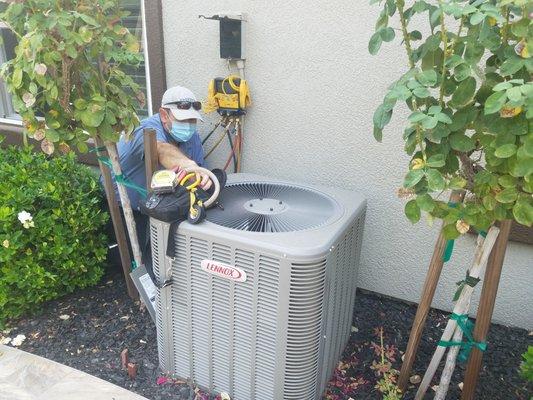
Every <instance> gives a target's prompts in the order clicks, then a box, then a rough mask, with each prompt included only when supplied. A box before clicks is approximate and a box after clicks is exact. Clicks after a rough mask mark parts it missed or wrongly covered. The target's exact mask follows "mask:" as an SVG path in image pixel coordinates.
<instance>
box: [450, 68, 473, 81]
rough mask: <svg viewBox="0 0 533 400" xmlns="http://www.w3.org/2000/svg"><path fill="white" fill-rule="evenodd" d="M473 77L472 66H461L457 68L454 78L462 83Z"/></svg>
mask: <svg viewBox="0 0 533 400" xmlns="http://www.w3.org/2000/svg"><path fill="white" fill-rule="evenodd" d="M471 75H472V70H471V68H470V65H468V64H459V65H458V66H457V67H455V70H454V76H453V77H454V78H455V80H456V81H457V82H462V81H464V80H465V79H466V78H468V77H469V76H471Z"/></svg>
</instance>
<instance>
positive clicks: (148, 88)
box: [140, 0, 153, 116]
mask: <svg viewBox="0 0 533 400" xmlns="http://www.w3.org/2000/svg"><path fill="white" fill-rule="evenodd" d="M140 2H141V21H142V27H141V28H142V29H141V31H142V41H143V50H144V72H145V75H146V105H147V107H148V115H150V116H151V115H152V114H153V113H152V87H151V84H150V60H149V59H148V37H147V34H146V13H145V12H144V0H140Z"/></svg>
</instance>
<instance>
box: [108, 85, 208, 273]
mask: <svg viewBox="0 0 533 400" xmlns="http://www.w3.org/2000/svg"><path fill="white" fill-rule="evenodd" d="M201 108H202V106H201V103H200V102H199V101H197V100H196V97H195V96H194V94H193V93H192V92H191V91H190V90H189V89H187V88H184V87H181V86H175V87H172V88H170V89H168V90H167V91H166V92H165V94H164V95H163V99H162V101H161V108H160V109H159V113H158V114H155V115H153V116H151V117H149V118H146V119H144V120H143V121H141V124H140V126H139V127H138V128H137V129H136V130H135V131H134V132H133V134H132V137H131V138H130V139H129V140H126V139H125V138H124V137H122V138H121V139H120V141H119V143H118V145H117V149H118V155H119V161H120V166H121V168H122V173H123V175H124V176H125V177H126V178H127V179H128V180H130V181H131V182H133V183H135V184H136V185H138V186H141V187H144V188H146V169H145V162H144V140H143V131H144V129H146V128H152V129H154V130H155V132H156V138H157V155H158V159H159V167H160V168H164V169H172V168H174V167H180V168H187V167H191V166H200V167H202V166H204V152H203V148H202V141H201V139H200V136H199V135H198V132H197V130H196V125H197V123H198V121H199V120H200V121H203V119H202V116H201V115H200V112H199V111H200V110H201ZM198 176H199V177H200V179H201V183H200V186H201V187H202V188H203V189H206V190H207V189H209V188H210V187H211V185H212V182H211V181H210V180H209V177H208V176H207V175H204V174H198ZM147 189H149V188H147ZM115 191H116V190H115ZM127 192H128V197H129V199H130V203H131V208H132V209H133V216H134V218H135V225H136V228H137V237H138V239H139V245H140V247H141V249H142V250H144V252H145V253H149V248H148V247H147V246H146V245H147V243H148V237H147V225H148V217H147V216H146V215H143V214H141V213H140V211H139V206H140V204H141V202H142V201H144V198H143V197H142V196H141V195H140V194H139V193H138V192H137V191H136V190H134V189H132V188H129V187H128V188H127ZM118 198H119V197H118V193H117V199H118ZM145 256H148V254H145ZM143 258H144V259H145V260H144V261H145V262H149V259H148V257H143ZM150 264H151V263H150ZM150 270H151V268H149V271H150ZM150 272H151V271H150Z"/></svg>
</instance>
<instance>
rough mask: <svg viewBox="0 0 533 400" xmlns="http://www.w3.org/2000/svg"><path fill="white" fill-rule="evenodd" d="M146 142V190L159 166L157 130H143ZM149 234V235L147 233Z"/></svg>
mask: <svg viewBox="0 0 533 400" xmlns="http://www.w3.org/2000/svg"><path fill="white" fill-rule="evenodd" d="M143 140H144V166H145V170H146V189H149V188H150V182H151V181H152V175H153V174H154V171H155V170H156V169H157V166H158V165H159V159H158V157H157V138H156V133H155V129H151V128H148V129H145V130H143ZM147 234H148V233H147Z"/></svg>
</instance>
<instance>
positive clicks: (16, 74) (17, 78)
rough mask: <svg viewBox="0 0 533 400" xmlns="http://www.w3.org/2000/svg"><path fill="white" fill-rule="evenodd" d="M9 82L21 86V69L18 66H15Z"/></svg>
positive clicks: (17, 86) (16, 86)
mask: <svg viewBox="0 0 533 400" xmlns="http://www.w3.org/2000/svg"><path fill="white" fill-rule="evenodd" d="M11 83H12V84H13V86H14V87H15V88H16V89H18V88H20V87H21V86H22V70H21V69H19V68H16V69H15V71H14V72H13V78H12V80H11Z"/></svg>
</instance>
